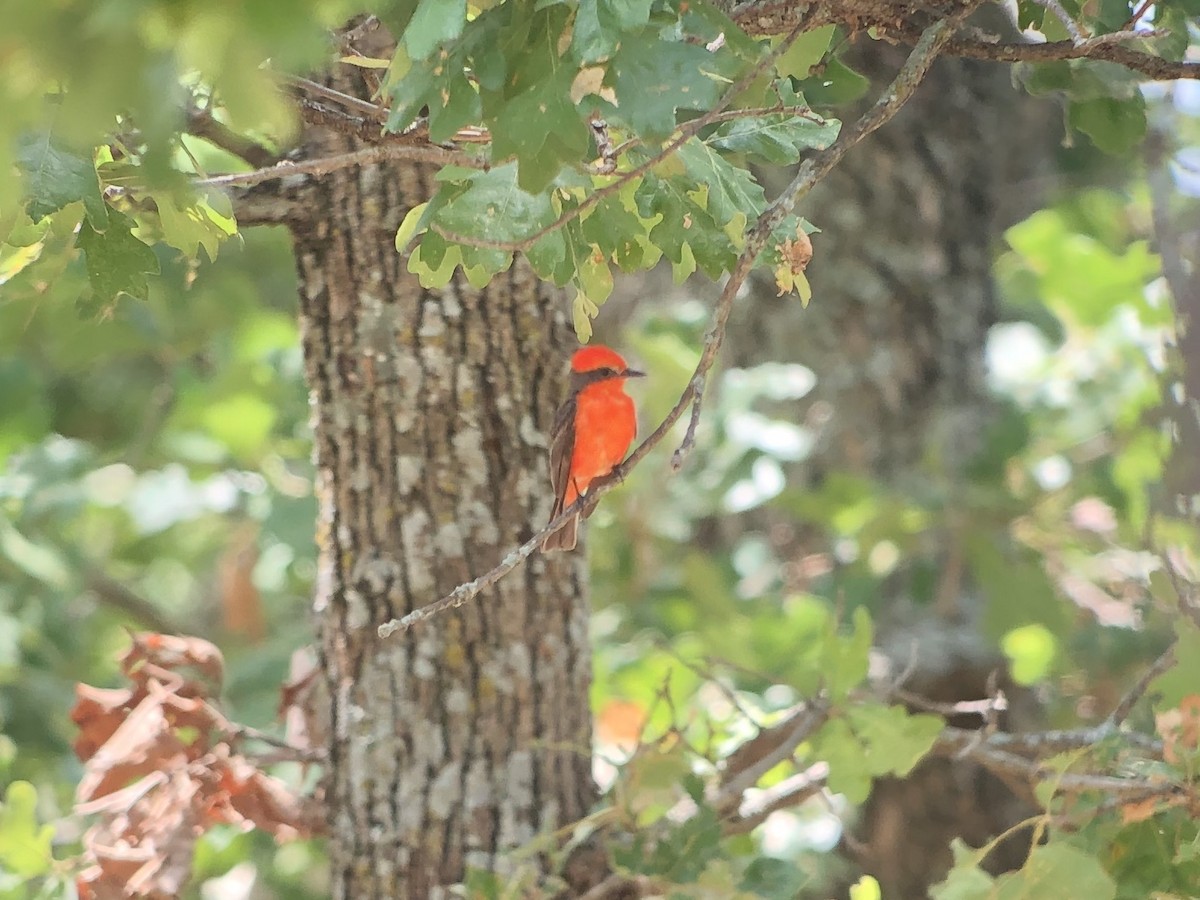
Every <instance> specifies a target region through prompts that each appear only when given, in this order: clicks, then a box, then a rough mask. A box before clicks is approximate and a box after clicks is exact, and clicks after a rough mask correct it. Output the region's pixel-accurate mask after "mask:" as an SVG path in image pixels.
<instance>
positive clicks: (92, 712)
mask: <svg viewBox="0 0 1200 900" xmlns="http://www.w3.org/2000/svg"><path fill="white" fill-rule="evenodd" d="M133 700H134V694H133V691H130V690H128V689H126V688H114V689H112V690H106V689H105V688H98V687H92V686H91V685H90V684H77V685H75V705H74V706H72V707H71V721H72V722H74V723H75V725H76V727H78V728H79V737H77V738H76V739H75V755H76V756H78V757H79V759H80V761H82V762H87V761H88V760H89V759H91V758H92V755H93V754H95V752H96V751H97V750H99V749H100V747H101V746H102V745H103V744H104V743H105V742H106V741H107V740H108V739H109V738H110V737H112V736H113V732H115V731H116V730H117V729H118V728H120V727H121V723H122V722H123V721H124V720H125V716H126V715H127V714H128V712H129V710H130V709H131V708H132V706H133V705H134V703H133Z"/></svg>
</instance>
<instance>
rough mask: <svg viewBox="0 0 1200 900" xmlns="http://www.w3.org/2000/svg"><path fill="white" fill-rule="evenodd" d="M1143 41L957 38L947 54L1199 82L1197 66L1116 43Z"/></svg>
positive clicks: (1116, 35)
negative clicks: (1101, 66)
mask: <svg viewBox="0 0 1200 900" xmlns="http://www.w3.org/2000/svg"><path fill="white" fill-rule="evenodd" d="M913 33H914V32H911V31H910V32H908V36H909V37H912V35H913ZM897 36H899V35H897ZM1144 37H1146V35H1144V34H1140V33H1138V32H1130V31H1117V32H1113V33H1112V34H1102V35H1099V36H1097V37H1094V38H1087V39H1085V40H1083V41H1081V42H1080V43H1078V44H1077V43H1075V42H1074V41H1050V42H1047V43H1045V44H1025V43H1008V44H991V43H985V42H981V41H973V40H968V39H965V38H957V39H955V40H952V41H950V43H949V44H947V45H946V54H947V55H948V56H961V57H965V58H967V59H990V60H995V61H997V62H1033V63H1038V62H1055V61H1057V60H1064V59H1097V60H1103V61H1105V62H1114V63H1117V64H1118V65H1122V66H1124V67H1125V68H1127V69H1131V70H1133V71H1134V72H1140V73H1141V74H1142V75H1146V76H1147V77H1149V78H1152V79H1154V80H1156V81H1173V80H1175V79H1177V78H1200V63H1194V62H1174V61H1173V60H1169V59H1163V58H1162V57H1160V56H1152V55H1150V54H1149V53H1142V52H1141V51H1138V50H1130V49H1129V48H1128V47H1123V46H1121V45H1120V44H1119V43H1117V42H1118V41H1125V40H1131V39H1134V38H1138V39H1141V38H1144Z"/></svg>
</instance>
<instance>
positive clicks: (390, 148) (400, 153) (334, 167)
mask: <svg viewBox="0 0 1200 900" xmlns="http://www.w3.org/2000/svg"><path fill="white" fill-rule="evenodd" d="M393 159H408V160H412V161H413V162H428V163H439V164H441V165H455V166H470V167H473V168H480V165H481V164H480V163H479V162H478V161H477V160H475V159H473V158H472V157H471V156H468V155H467V154H466V153H464V152H463V151H461V150H446V149H443V148H442V147H432V146H427V145H419V144H401V143H387V144H376V145H374V146H371V147H363V148H361V149H359V150H351V151H349V152H347V153H335V154H334V155H332V156H322V157H320V158H318V159H306V160H304V161H303V162H297V163H294V162H288V161H284V162H281V163H278V164H277V165H274V166H270V167H268V168H265V169H255V170H254V171H253V172H235V173H233V174H232V175H215V176H213V177H212V178H199V179H197V180H195V181H193V182H192V185H193V186H195V187H231V186H233V185H235V184H241V185H248V184H262V183H263V182H264V181H274V180H277V179H281V178H290V177H291V176H293V175H315V176H318V177H320V176H322V175H328V174H329V173H330V172H336V171H339V170H340V169H349V168H353V167H354V166H371V165H375V164H376V163H381V162H386V161H388V160H393Z"/></svg>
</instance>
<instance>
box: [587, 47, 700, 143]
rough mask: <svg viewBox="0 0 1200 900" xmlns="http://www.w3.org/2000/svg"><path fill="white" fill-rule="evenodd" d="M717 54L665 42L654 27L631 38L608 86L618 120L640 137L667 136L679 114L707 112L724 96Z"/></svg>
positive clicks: (612, 67) (611, 68)
mask: <svg viewBox="0 0 1200 900" xmlns="http://www.w3.org/2000/svg"><path fill="white" fill-rule="evenodd" d="M715 68H716V63H715V61H714V60H713V55H712V54H710V53H709V52H708V51H707V50H705V49H704V48H703V47H700V46H696V45H694V44H684V43H681V42H678V41H675V42H666V41H663V40H661V39H660V38H659V37H658V34H657V31H656V29H653V28H650V29H647V30H645V31H642V32H641V33H639V34H636V35H631V36H629V37H627V38H626V39H625V40H623V41H622V42H621V48H620V49H619V50H618V51H617V53H616V54H615V55H614V56H613V58H612V62H610V63H609V69H608V75H607V76H606V79H605V80H606V81H610V82H611V84H612V87H613V88H614V89H615V90H616V94H617V115H618V116H619V117H620V118H621V119H622V120H623V121H624V122H626V123H627V124H628V125H629V127H630V128H632V129H633V130H634V131H635V132H636V133H637V134H638V135H640V136H642V137H645V138H649V139H652V140H653V139H661V138H665V137H667V135H669V134H670V133H671V132H672V131H674V130H675V111H676V110H678V109H708V108H709V107H711V106H712V105H713V104H715V103H716V102H717V100H718V98H719V97H720V95H721V84H720V83H719V82H718V81H717V79H716V78H715V77H714V76H715V74H716V73H715V71H714V70H715Z"/></svg>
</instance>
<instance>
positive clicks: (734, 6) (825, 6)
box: [717, 0, 1200, 81]
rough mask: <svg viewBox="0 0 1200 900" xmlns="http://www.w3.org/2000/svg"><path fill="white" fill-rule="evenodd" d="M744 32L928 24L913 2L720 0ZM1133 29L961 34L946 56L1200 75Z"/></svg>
mask: <svg viewBox="0 0 1200 900" xmlns="http://www.w3.org/2000/svg"><path fill="white" fill-rule="evenodd" d="M717 5H718V6H720V7H722V8H723V9H725V11H726V12H728V13H729V15H730V16H731V17H732V18H733V20H734V21H735V22H737V23H738V25H739V26H741V28H742V30H743V31H745V32H746V33H747V34H750V35H758V36H762V35H773V34H785V33H786V32H787V31H788V30H789V29H790V28H792V27H793V25H794V24H795V22H796V20H797V18H798V17H799V16H801V15H805V16H811V17H812V19H811V22H812V25H813V26H814V27H815V26H817V25H842V26H844V27H846V28H847V29H848V30H850V31H851V32H865V31H867V30H872V31H874V32H875V33H876V34H878V35H881V36H884V37H891V38H896V39H899V40H903V41H907V42H914V41H916V40H918V39H919V37H920V35H921V33H922V28H923V27H924V23H920V22H917V21H914V18H913V4H911V3H906V2H901V0H896V2H890V3H889V2H879V0H875V2H870V3H866V2H861V0H857V2H855V0H813V2H811V3H805V4H801V3H795V2H793V0H747V2H741V3H738V2H730V0H718V2H717ZM1152 36H1153V35H1148V34H1146V33H1144V32H1138V31H1133V30H1131V29H1130V30H1123V31H1116V32H1112V33H1109V34H1101V35H1097V36H1095V37H1091V38H1083V39H1082V40H1079V41H1078V42H1077V41H1074V40H1068V41H1049V42H1046V43H1042V44H1033V43H1025V42H1011V43H993V42H990V41H986V40H983V41H981V40H976V39H973V38H969V37H963V36H958V37H955V38H952V39H951V40H950V41H949V42H948V43H947V44H946V46H945V48H944V52H945V53H946V55H948V56H961V57H966V58H969V59H990V60H995V61H998V62H1035V63H1036V62H1054V61H1056V60H1064V59H1097V60H1104V61H1106V62H1113V63H1117V64H1118V65H1122V66H1124V67H1125V68H1127V69H1130V70H1132V71H1134V72H1139V73H1141V74H1142V75H1146V76H1147V77H1149V78H1152V79H1155V80H1159V81H1170V80H1174V79H1176V78H1200V63H1195V62H1174V61H1173V60H1169V59H1163V58H1162V57H1159V56H1154V55H1152V54H1150V53H1145V52H1142V51H1139V50H1132V49H1130V48H1129V47H1126V46H1124V44H1125V43H1126V42H1128V41H1133V40H1143V39H1145V38H1147V37H1152Z"/></svg>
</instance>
